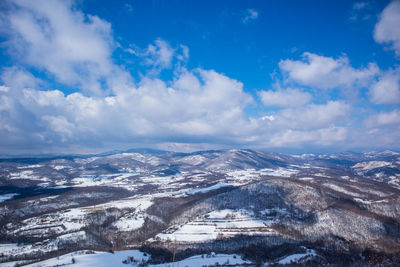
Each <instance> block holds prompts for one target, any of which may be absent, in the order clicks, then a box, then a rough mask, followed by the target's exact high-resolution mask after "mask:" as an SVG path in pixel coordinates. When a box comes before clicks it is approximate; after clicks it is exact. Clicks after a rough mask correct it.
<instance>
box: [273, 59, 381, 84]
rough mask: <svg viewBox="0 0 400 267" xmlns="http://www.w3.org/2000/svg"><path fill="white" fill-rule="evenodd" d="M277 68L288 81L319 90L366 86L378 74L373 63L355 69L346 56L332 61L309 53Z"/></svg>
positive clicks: (284, 61)
mask: <svg viewBox="0 0 400 267" xmlns="http://www.w3.org/2000/svg"><path fill="white" fill-rule="evenodd" d="M279 67H280V69H281V70H282V71H283V72H284V73H286V74H287V76H288V79H289V80H291V81H294V82H297V83H299V84H301V85H304V86H311V87H315V88H320V89H332V88H342V87H343V88H353V87H363V86H367V85H368V84H369V83H370V82H371V80H372V79H373V78H374V77H375V76H376V75H377V74H378V73H379V68H378V66H377V65H376V64H375V63H370V64H369V65H368V67H366V68H362V69H355V68H353V67H352V66H351V65H350V63H349V59H348V58H347V57H346V56H342V57H340V58H338V59H334V58H331V57H324V56H319V55H316V54H312V53H309V52H306V53H303V55H302V59H301V60H291V59H286V60H281V61H280V62H279Z"/></svg>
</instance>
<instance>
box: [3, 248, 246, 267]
mask: <svg viewBox="0 0 400 267" xmlns="http://www.w3.org/2000/svg"><path fill="white" fill-rule="evenodd" d="M129 257H133V259H134V261H135V263H136V264H139V263H142V262H143V263H145V262H147V261H148V260H149V259H150V256H149V255H146V256H145V255H144V253H143V252H141V251H139V250H121V251H115V252H114V253H109V252H101V251H87V250H81V251H76V252H72V253H68V254H65V255H62V256H59V257H55V258H51V259H48V260H45V261H40V262H37V263H33V264H30V265H27V266H29V267H50V266H77V267H86V266H96V267H108V266H116V267H118V266H121V267H126V266H131V265H132V263H129V264H124V263H123V261H124V260H127V259H128V258H129ZM73 259H74V260H75V264H72V261H73ZM217 263H218V264H232V265H245V264H251V263H252V262H251V261H248V260H243V259H242V258H241V257H240V256H239V255H236V254H215V253H211V255H208V254H204V255H195V256H192V257H189V258H186V259H184V260H181V261H177V262H174V263H172V262H170V263H162V264H157V265H152V264H151V265H149V266H153V267H165V266H167V267H168V266H170V267H171V266H204V265H206V266H215V265H216V264H217ZM2 266H3V265H2ZM10 266H12V265H10ZM135 266H136V265H135Z"/></svg>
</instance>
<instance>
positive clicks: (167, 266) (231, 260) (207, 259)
mask: <svg viewBox="0 0 400 267" xmlns="http://www.w3.org/2000/svg"><path fill="white" fill-rule="evenodd" d="M217 263H218V264H221V265H223V264H229V265H236V264H237V265H239V264H240V265H244V264H251V261H248V260H242V258H241V257H240V256H239V255H236V254H213V253H212V254H211V255H196V256H192V257H190V258H187V259H184V260H181V261H177V262H175V263H172V262H169V263H163V264H157V265H150V266H154V267H172V266H205V265H206V266H215V265H217Z"/></svg>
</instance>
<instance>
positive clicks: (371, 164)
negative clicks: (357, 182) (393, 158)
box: [352, 161, 391, 170]
mask: <svg viewBox="0 0 400 267" xmlns="http://www.w3.org/2000/svg"><path fill="white" fill-rule="evenodd" d="M390 165H391V162H387V161H366V162H360V163H357V164H356V165H354V166H353V167H352V168H355V169H356V168H361V169H363V170H373V169H376V168H381V167H386V166H390Z"/></svg>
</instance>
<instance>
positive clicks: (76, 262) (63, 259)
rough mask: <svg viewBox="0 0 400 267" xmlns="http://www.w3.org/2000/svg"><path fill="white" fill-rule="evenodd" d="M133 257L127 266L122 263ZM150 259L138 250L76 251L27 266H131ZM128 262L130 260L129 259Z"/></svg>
mask: <svg viewBox="0 0 400 267" xmlns="http://www.w3.org/2000/svg"><path fill="white" fill-rule="evenodd" d="M130 257H133V260H134V262H132V263H130V264H129V265H127V264H125V263H123V261H124V260H127V259H128V258H130ZM149 258H150V257H149V256H148V255H146V256H145V255H144V253H143V252H140V251H139V250H121V251H115V252H114V253H109V252H99V251H96V252H91V251H77V252H73V253H69V254H66V255H62V256H60V257H57V258H52V259H49V260H45V261H41V262H37V263H34V264H30V265H27V266H30V267H50V266H68V265H71V266H80V267H89V266H96V267H110V266H113V267H114V266H121V267H122V266H124V267H126V266H132V264H133V263H136V264H139V263H142V262H147V261H148V259H149ZM129 260H130V259H129Z"/></svg>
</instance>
